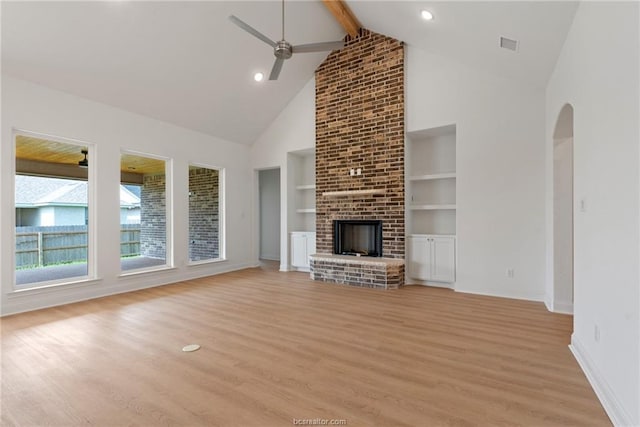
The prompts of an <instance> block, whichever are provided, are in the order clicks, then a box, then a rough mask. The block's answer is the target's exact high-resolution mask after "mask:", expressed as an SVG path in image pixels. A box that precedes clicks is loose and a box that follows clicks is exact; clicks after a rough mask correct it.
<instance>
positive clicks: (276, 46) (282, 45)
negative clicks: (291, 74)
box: [229, 0, 344, 80]
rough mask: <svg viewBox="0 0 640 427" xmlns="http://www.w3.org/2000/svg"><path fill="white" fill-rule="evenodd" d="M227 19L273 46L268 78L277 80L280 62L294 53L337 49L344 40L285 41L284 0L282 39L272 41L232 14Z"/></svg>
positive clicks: (280, 68) (341, 45)
mask: <svg viewBox="0 0 640 427" xmlns="http://www.w3.org/2000/svg"><path fill="white" fill-rule="evenodd" d="M229 19H230V20H231V22H233V23H234V24H236V25H237V26H238V27H240V28H242V29H243V30H245V31H246V32H248V33H249V34H251V35H253V36H254V37H257V38H259V39H260V40H262V41H263V42H265V43H266V44H268V45H269V46H271V47H273V54H274V55H275V57H276V62H274V64H273V68H271V74H269V80H278V76H279V75H280V70H282V64H284V61H285V59H289V58H291V56H292V55H293V54H294V53H307V52H323V51H328V50H337V49H340V48H342V47H343V46H344V42H343V41H342V40H340V41H335V42H321V43H308V44H301V45H296V46H293V45H292V44H291V43H289V42H288V41H286V40H285V38H284V0H282V39H281V40H280V41H278V42H274V41H273V40H271V39H270V38H269V37H267V36H265V35H264V34H262V33H261V32H260V31H258V30H256V29H255V28H253V27H252V26H250V25H249V24H247V23H246V22H244V21H242V20H241V19H240V18H238V17H236V16H234V15H231V16H229Z"/></svg>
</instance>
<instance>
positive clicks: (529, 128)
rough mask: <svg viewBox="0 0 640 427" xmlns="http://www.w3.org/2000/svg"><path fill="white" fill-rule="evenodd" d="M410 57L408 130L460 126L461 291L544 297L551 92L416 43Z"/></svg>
mask: <svg viewBox="0 0 640 427" xmlns="http://www.w3.org/2000/svg"><path fill="white" fill-rule="evenodd" d="M406 61H407V71H406V78H407V83H406V84H407V95H406V99H407V131H408V132H413V131H419V130H423V129H430V128H434V127H439V126H445V125H451V124H455V125H456V205H457V206H456V222H457V225H456V235H457V239H456V245H457V253H458V259H457V266H456V283H455V290H456V291H462V292H469V293H477V294H485V295H495V296H501V297H509V298H523V299H529V300H537V301H542V300H543V298H544V278H545V276H544V271H545V270H544V269H545V252H544V251H545V240H544V236H545V232H544V229H545V222H544V212H545V210H544V204H545V193H544V191H545V188H544V165H545V164H544V154H545V151H544V90H543V89H542V88H536V87H534V86H532V85H526V84H524V83H522V82H520V81H517V80H513V79H509V78H506V77H502V76H498V75H495V74H490V73H487V72H484V71H482V70H479V69H473V68H470V67H469V66H468V65H465V64H461V63H458V62H455V61H452V60H449V59H448V58H444V57H442V56H439V55H433V54H430V53H428V52H425V51H422V50H420V49H416V48H412V47H411V46H409V47H408V49H407V59H406ZM507 269H513V270H514V273H515V274H514V277H508V276H507V274H506V271H507Z"/></svg>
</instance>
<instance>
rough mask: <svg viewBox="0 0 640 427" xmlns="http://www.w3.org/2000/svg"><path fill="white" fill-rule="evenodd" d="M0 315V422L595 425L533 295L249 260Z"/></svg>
mask: <svg viewBox="0 0 640 427" xmlns="http://www.w3.org/2000/svg"><path fill="white" fill-rule="evenodd" d="M1 322H2V342H1V345H2V371H1V373H2V390H1V391H2V395H1V396H0V397H1V400H2V402H1V404H0V409H1V418H0V424H2V425H3V426H14V425H15V426H41V425H57V426H74V425H92V426H124V425H140V426H163V425H177V426H178V425H181V426H288V425H294V423H296V422H297V423H300V422H301V421H300V420H311V421H312V422H316V423H324V422H326V423H329V422H330V421H329V420H345V422H346V425H348V426H376V425H378V426H445V425H455V426H471V425H483V426H499V425H502V426H514V425H522V426H564V425H575V426H608V425H611V424H610V422H609V420H608V418H607V416H606V415H605V413H604V411H603V409H602V407H601V405H600V403H599V402H598V400H597V398H596V396H595V394H594V392H593V391H592V389H591V388H590V386H589V384H588V382H587V380H586V378H585V376H584V374H583V373H582V372H581V370H580V368H579V367H578V364H577V363H576V361H575V360H574V358H573V357H572V355H571V353H570V351H569V349H568V348H567V345H568V343H569V339H570V334H571V328H572V318H571V317H570V316H565V315H557V314H552V313H549V312H547V310H546V309H545V307H544V305H543V304H541V303H535V302H527V301H517V300H509V299H500V298H492V297H484V296H477V295H468V294H461V293H455V292H453V291H450V290H446V289H438V288H427V287H418V286H410V287H405V288H403V289H400V290H397V291H379V290H372V289H361V288H354V287H345V286H339V285H329V284H323V283H316V282H313V281H311V280H309V278H308V274H305V273H280V272H278V271H276V270H275V269H274V268H273V267H272V266H271V265H265V266H263V267H261V268H256V269H248V270H243V271H239V272H234V273H228V274H223V275H219V276H214V277H208V278H203V279H198V280H190V281H186V282H183V283H180V284H176V285H170V286H162V287H158V288H154V289H149V290H144V291H138V292H132V293H128V294H122V295H117V296H113V297H107V298H102V299H97V300H92V301H87V302H82V303H77V304H70V305H66V306H62V307H56V308H51V309H46V310H40V311H36V312H31V313H25V314H20V315H15V316H9V317H6V318H3V319H2V321H1ZM191 343H197V344H200V345H201V346H202V348H201V349H200V350H198V351H196V352H193V353H184V352H182V350H181V349H182V347H183V346H184V345H186V344H191ZM307 422H308V421H307ZM338 422H340V421H338ZM307 425H309V424H307ZM316 425H330V424H316Z"/></svg>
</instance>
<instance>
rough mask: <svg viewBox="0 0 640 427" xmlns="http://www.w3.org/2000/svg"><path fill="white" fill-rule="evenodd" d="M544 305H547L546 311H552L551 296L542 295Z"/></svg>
mask: <svg viewBox="0 0 640 427" xmlns="http://www.w3.org/2000/svg"><path fill="white" fill-rule="evenodd" d="M544 305H545V307H547V311H551V312H553V298H552V297H551V295H549V294H545V296H544Z"/></svg>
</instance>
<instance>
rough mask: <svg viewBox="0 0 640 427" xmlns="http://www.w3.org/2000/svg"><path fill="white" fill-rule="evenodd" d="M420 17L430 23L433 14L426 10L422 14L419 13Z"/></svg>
mask: <svg viewBox="0 0 640 427" xmlns="http://www.w3.org/2000/svg"><path fill="white" fill-rule="evenodd" d="M420 16H422V19H424V20H425V21H431V20H432V19H433V13H431V12H429V11H428V10H423V11H422V12H420Z"/></svg>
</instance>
